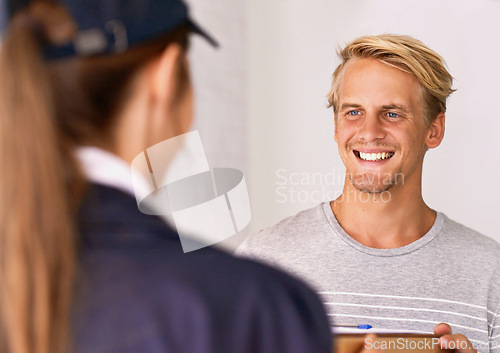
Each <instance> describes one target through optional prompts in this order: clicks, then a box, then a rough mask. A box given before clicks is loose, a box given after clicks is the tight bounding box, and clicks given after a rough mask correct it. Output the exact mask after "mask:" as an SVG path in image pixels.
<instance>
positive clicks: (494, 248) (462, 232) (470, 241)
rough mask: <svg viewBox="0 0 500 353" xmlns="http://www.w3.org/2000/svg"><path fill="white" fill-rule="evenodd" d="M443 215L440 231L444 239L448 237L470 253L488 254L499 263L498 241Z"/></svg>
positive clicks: (499, 246)
mask: <svg viewBox="0 0 500 353" xmlns="http://www.w3.org/2000/svg"><path fill="white" fill-rule="evenodd" d="M443 216H444V224H443V229H442V233H443V235H445V240H446V239H448V238H449V239H450V240H452V241H453V242H454V244H456V245H458V246H459V247H460V248H462V249H464V250H466V251H468V252H470V253H471V254H472V253H480V254H481V257H483V258H484V257H485V256H488V255H490V256H491V257H492V259H496V260H497V261H499V263H500V243H499V242H498V241H496V240H494V239H493V238H491V237H489V236H487V235H484V234H482V233H480V232H478V231H476V230H474V229H472V228H470V227H467V226H465V225H463V224H461V223H459V222H457V221H455V220H453V219H451V218H448V217H447V216H445V215H443Z"/></svg>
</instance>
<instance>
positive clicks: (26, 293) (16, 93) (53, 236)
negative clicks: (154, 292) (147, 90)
mask: <svg viewBox="0 0 500 353" xmlns="http://www.w3.org/2000/svg"><path fill="white" fill-rule="evenodd" d="M43 40H44V33H43V29H42V24H41V23H39V22H38V20H37V19H36V18H34V17H32V16H31V15H30V14H29V13H27V12H26V13H22V14H19V15H18V16H17V17H16V18H15V19H14V20H13V22H12V25H11V27H10V31H9V33H8V34H7V35H6V36H5V37H4V40H3V43H2V50H1V54H0V77H1V86H0V165H1V166H2V167H1V176H0V313H1V325H0V327H1V328H2V331H3V332H2V335H1V336H0V337H1V338H2V339H3V340H4V342H2V345H1V346H2V348H3V347H5V349H6V351H7V352H11V353H60V352H65V351H66V350H67V348H68V346H67V344H68V342H67V339H68V337H69V327H70V325H69V319H70V318H69V315H68V311H69V308H70V305H71V298H72V297H73V278H74V271H75V237H74V229H73V224H72V222H71V217H72V216H71V214H70V213H71V212H70V208H69V203H68V196H67V186H66V182H67V181H66V180H65V170H64V166H63V159H62V157H61V148H60V141H59V139H58V133H57V131H56V124H55V123H54V121H53V120H54V107H53V103H52V102H53V99H52V93H51V87H50V84H49V78H48V73H47V69H46V67H45V65H44V64H43V62H42V60H41V58H40V48H39V46H40V43H41V42H42V41H43Z"/></svg>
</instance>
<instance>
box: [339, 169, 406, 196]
mask: <svg viewBox="0 0 500 353" xmlns="http://www.w3.org/2000/svg"><path fill="white" fill-rule="evenodd" d="M348 175H349V180H350V181H351V184H352V186H354V188H355V189H356V190H358V191H361V192H364V193H368V194H381V193H383V192H386V191H389V189H391V188H392V187H393V186H395V185H397V184H400V183H402V182H404V176H403V174H402V173H401V171H400V170H395V171H393V172H391V173H382V174H376V173H362V174H355V175H353V174H352V173H348Z"/></svg>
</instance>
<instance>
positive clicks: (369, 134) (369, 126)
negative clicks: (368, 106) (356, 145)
mask: <svg viewBox="0 0 500 353" xmlns="http://www.w3.org/2000/svg"><path fill="white" fill-rule="evenodd" d="M358 136H359V138H360V139H362V140H364V141H366V142H371V141H376V140H380V139H383V138H384V137H385V129H384V126H383V122H382V121H381V118H380V117H379V116H378V115H377V114H374V113H371V114H367V115H366V116H365V118H364V119H362V121H361V124H360V126H359V129H358Z"/></svg>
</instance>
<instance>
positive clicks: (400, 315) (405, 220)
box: [237, 35, 500, 352]
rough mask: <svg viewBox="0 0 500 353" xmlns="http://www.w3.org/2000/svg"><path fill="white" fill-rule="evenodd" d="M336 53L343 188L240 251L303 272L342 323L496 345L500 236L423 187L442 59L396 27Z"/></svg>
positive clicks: (438, 127) (469, 345)
mask: <svg viewBox="0 0 500 353" xmlns="http://www.w3.org/2000/svg"><path fill="white" fill-rule="evenodd" d="M339 56H340V58H341V60H342V62H341V64H340V65H339V66H338V67H337V69H336V70H335V72H334V75H333V84H332V89H331V91H330V92H329V97H328V98H329V103H330V106H331V107H332V108H333V112H334V116H335V141H336V142H337V144H338V150H339V154H340V157H341V158H342V161H343V163H344V165H345V167H346V170H347V173H346V178H345V183H344V189H343V193H342V195H341V196H340V197H339V198H337V199H336V200H333V201H331V202H326V203H323V204H320V205H319V206H317V207H314V208H312V209H309V210H306V211H303V212H301V213H299V214H297V215H295V216H293V217H290V218H287V219H285V220H283V221H281V222H280V223H278V224H277V225H275V226H273V227H271V228H269V229H266V230H263V231H261V232H259V233H257V234H255V235H253V236H250V237H248V238H247V239H246V241H245V242H244V243H243V244H242V245H241V247H240V248H239V249H238V251H237V252H238V253H239V254H241V255H246V256H252V257H258V258H261V259H263V260H265V261H267V262H270V263H272V264H275V265H277V266H279V267H282V268H285V269H287V270H289V271H291V272H293V273H295V274H297V275H299V276H301V277H302V278H305V279H306V280H308V281H309V282H310V283H311V284H312V285H313V286H315V288H316V289H317V290H318V292H320V293H321V294H322V296H323V298H324V302H325V305H326V306H327V308H328V310H329V312H330V317H331V319H332V322H335V323H336V324H348V325H358V324H370V325H372V326H373V327H377V328H381V329H389V330H396V331H397V330H413V331H419V332H424V333H431V332H433V331H434V333H436V334H437V335H439V336H442V338H441V341H442V344H443V346H444V347H446V346H447V347H449V348H456V349H457V351H460V352H475V351H476V350H477V351H479V352H490V351H491V352H500V245H499V244H498V243H496V242H495V241H493V240H492V239H489V238H487V237H485V236H483V235H481V234H479V233H477V232H475V231H473V230H471V229H469V228H466V227H465V226H463V225H461V224H459V223H456V222H454V221H452V220H451V219H449V218H447V217H446V216H445V215H444V214H443V213H440V212H436V211H435V210H433V209H432V208H430V207H429V206H428V205H426V203H425V202H424V200H423V198H422V188H421V184H422V166H423V161H424V156H425V154H426V152H427V150H428V149H431V148H436V147H438V146H439V145H440V143H441V141H442V140H443V136H444V128H445V111H446V99H447V97H448V96H449V95H450V94H451V93H452V92H453V89H452V80H453V79H452V76H451V75H450V74H449V72H448V70H447V69H446V67H445V64H444V60H443V59H442V58H441V57H440V56H439V55H438V54H437V53H435V52H434V51H432V50H431V49H429V48H428V47H426V46H425V45H424V44H423V43H421V42H420V41H418V40H416V39H414V38H411V37H408V36H397V35H379V36H365V37H361V38H358V39H356V40H354V41H353V42H352V43H350V44H348V45H347V46H346V47H345V48H344V49H343V50H342V51H341V52H340V55H339ZM441 323H447V324H441ZM452 331H453V332H452Z"/></svg>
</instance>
